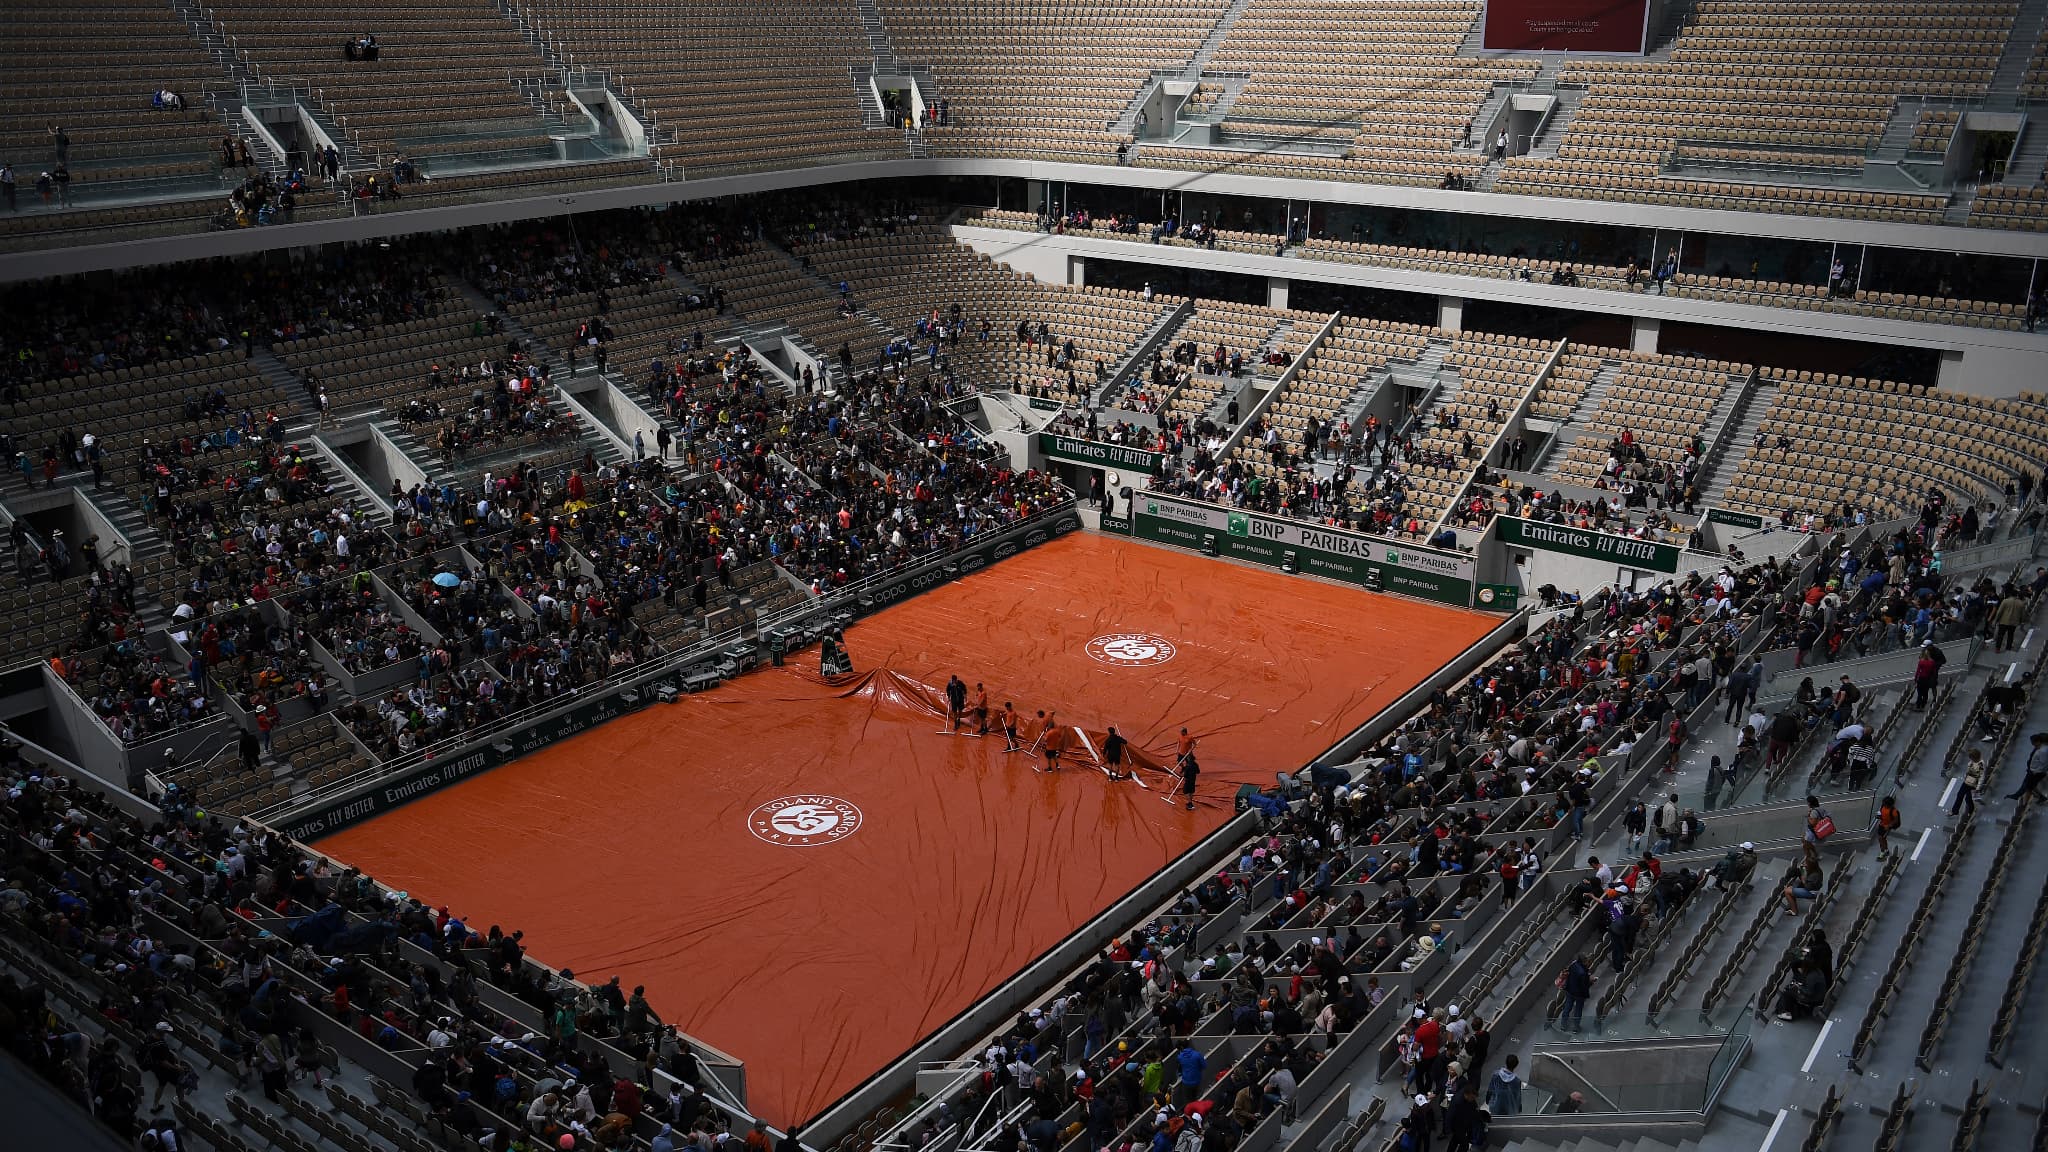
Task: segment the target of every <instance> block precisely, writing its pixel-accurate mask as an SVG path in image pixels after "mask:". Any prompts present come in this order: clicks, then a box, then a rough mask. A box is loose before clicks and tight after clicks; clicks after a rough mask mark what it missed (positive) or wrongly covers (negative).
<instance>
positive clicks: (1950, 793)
mask: <svg viewBox="0 0 2048 1152" xmlns="http://www.w3.org/2000/svg"><path fill="white" fill-rule="evenodd" d="M1962 786H1963V778H1962V777H1961V776H1951V777H1949V778H1948V787H1946V788H1943V789H1942V790H1941V799H1939V800H1937V801H1935V804H1936V805H1937V806H1939V807H1940V808H1941V810H1942V811H1943V812H1946V811H1948V806H1949V804H1950V802H1951V801H1953V800H1954V799H1955V798H1956V789H1958V788H1961V787H1962Z"/></svg>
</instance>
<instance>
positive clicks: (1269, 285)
mask: <svg viewBox="0 0 2048 1152" xmlns="http://www.w3.org/2000/svg"><path fill="white" fill-rule="evenodd" d="M1266 307H1268V308H1285V307H1287V278H1286V277H1284V276H1268V277H1266Z"/></svg>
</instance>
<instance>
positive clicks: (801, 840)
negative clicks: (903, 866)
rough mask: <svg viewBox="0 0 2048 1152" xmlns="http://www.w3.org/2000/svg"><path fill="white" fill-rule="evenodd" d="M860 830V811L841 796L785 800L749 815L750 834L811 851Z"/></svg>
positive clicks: (816, 796)
mask: <svg viewBox="0 0 2048 1152" xmlns="http://www.w3.org/2000/svg"><path fill="white" fill-rule="evenodd" d="M859 830H860V809H859V808H856V807H854V806H853V803H852V801H849V800H841V799H840V798H839V797H837V796H825V795H806V796H781V797H778V798H776V799H774V800H770V801H768V802H767V803H766V804H763V805H761V806H760V807H758V808H756V809H754V810H753V811H752V812H750V813H748V815H747V831H749V832H752V833H753V834H754V835H755V836H756V837H758V838H760V839H762V840H766V841H767V842H768V843H770V844H783V845H787V846H788V847H791V848H809V847H813V846H815V845H818V844H834V843H837V842H839V841H841V840H844V839H846V838H847V837H848V836H851V835H853V834H854V833H855V832H857V831H859Z"/></svg>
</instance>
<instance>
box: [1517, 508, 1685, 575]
mask: <svg viewBox="0 0 2048 1152" xmlns="http://www.w3.org/2000/svg"><path fill="white" fill-rule="evenodd" d="M1493 522H1494V523H1495V524H1497V525H1499V526H1500V528H1499V531H1498V534H1497V535H1496V536H1495V539H1497V540H1499V541H1500V542H1501V543H1503V544H1519V545H1521V546H1522V547H1524V548H1536V549H1540V550H1542V551H1545V552H1563V553H1565V554H1567V555H1570V556H1584V557H1586V558H1587V559H1590V560H1607V561H1611V562H1613V563H1615V564H1619V565H1620V566H1622V567H1624V568H1637V569H1641V570H1643V571H1645V572H1676V571H1678V549H1677V548H1676V547H1673V546H1672V545H1670V544H1659V543H1657V542H1656V541H1655V540H1638V539H1636V538H1635V537H1633V536H1616V535H1613V534H1611V533H1607V532H1595V531H1593V530H1591V529H1589V528H1573V527H1571V526H1570V525H1567V524H1545V523H1543V522H1541V521H1537V520H1523V519H1521V518H1519V517H1515V516H1498V517H1495V518H1494V521H1493Z"/></svg>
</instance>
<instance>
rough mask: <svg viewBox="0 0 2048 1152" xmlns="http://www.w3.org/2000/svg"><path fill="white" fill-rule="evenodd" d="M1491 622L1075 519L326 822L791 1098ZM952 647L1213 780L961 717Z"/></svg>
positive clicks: (980, 980)
mask: <svg viewBox="0 0 2048 1152" xmlns="http://www.w3.org/2000/svg"><path fill="white" fill-rule="evenodd" d="M1494 622H1495V621H1494V620H1493V618H1490V617H1486V616H1482V615H1479V614H1476V613H1470V612H1463V611H1458V610H1454V609H1449V608H1441V607H1436V606H1433V605H1428V604H1423V603H1418V602H1415V601H1410V600H1403V599H1399V598H1396V597H1391V596H1378V595H1374V594H1372V593H1369V592H1364V591H1358V590H1353V589H1349V588H1342V587H1337V586H1334V585H1329V584H1323V583H1319V582H1316V581H1312V580H1306V579H1301V578H1298V577H1292V576H1287V575H1283V574H1281V573H1277V572H1268V571H1262V570H1258V569H1253V568H1247V567H1240V566H1238V565H1234V564H1229V563H1224V562H1220V561H1216V560H1211V559H1206V558H1203V557H1199V556H1192V555H1186V554H1182V553H1179V552H1174V551H1171V550H1168V549H1165V548H1159V547H1155V546H1152V545H1149V544H1143V543H1138V542H1135V541H1130V540H1124V539H1118V538H1112V537H1105V536H1096V535H1087V534H1082V533H1075V534H1074V535H1071V536H1067V537H1064V538H1061V539H1057V540H1054V541H1052V542H1050V543H1048V544H1045V545H1043V546H1041V547H1039V548H1036V549H1033V550H1031V551H1028V552H1025V553H1024V554H1022V555H1020V556H1017V557H1013V558H1011V559H1009V560H1005V561H1003V562H1001V563H1000V564H998V565H995V566H993V567H991V568H988V569H985V570H983V571H981V572H977V573H974V574H973V575H971V576H968V577H966V578H964V579H962V580H959V581H956V582H954V583H951V584H948V585H945V586H942V587H940V588H937V589H934V590H932V591H930V592H927V593H925V594H923V595H921V596H918V597H916V598H915V599H912V600H909V601H906V602H904V603H902V604H899V605H897V606H895V607H893V608H890V609H888V610H886V611H884V612H881V613H879V614H877V615H875V616H873V617H871V618H869V619H868V620H866V621H864V622H862V623H861V624H859V625H857V626H855V627H854V628H852V629H851V630H849V631H848V633H847V645H848V648H849V649H850V651H851V652H852V655H853V658H854V661H855V667H856V669H857V671H858V674H857V675H856V676H855V677H854V678H853V679H852V680H850V681H847V682H845V683H841V684H838V685H828V684H826V683H825V682H824V681H823V680H822V679H821V678H820V676H819V675H818V661H817V653H816V650H815V649H811V650H808V651H806V652H804V653H802V654H801V655H800V656H798V657H796V658H794V659H793V660H792V662H791V663H790V664H789V666H787V667H784V668H780V669H776V668H764V669H762V670H760V671H756V672H754V673H751V674H748V675H746V676H742V677H741V678H739V679H738V680H735V681H733V682H731V683H728V684H726V685H724V686H722V687H720V688H718V689H715V690H713V691H710V692H706V693H703V694H701V695H698V696H693V697H685V698H683V699H681V700H679V701H678V702H677V703H675V704H673V705H656V706H653V707H650V708H648V709H645V710H643V711H641V712H638V713H636V714H634V715H631V716H627V717H623V718H621V719H619V720H615V721H613V722H611V723H609V724H607V725H604V726H603V727H601V728H598V729H596V730H594V731H591V732H587V733H584V734H583V735H581V736H578V737H575V738H573V739H570V740H567V741H564V742H562V743H560V744H556V745H554V746H552V747H550V748H548V749H547V750H545V751H543V752H540V753H538V754H536V755H533V756H530V757H528V758H526V759H524V760H521V761H519V762H517V763H514V764H510V765H507V766H505V767H503V768H499V769H497V770H496V771H494V772H491V773H489V774H487V775H484V776H480V777H477V778H475V779H471V780H468V781H465V782H464V783H462V784H459V785H457V786H455V787H453V788H450V789H447V790H445V791H442V792H439V793H436V794H433V795H431V796H428V797H425V798H424V799H421V800H418V801H415V802H414V803H412V804H409V805H407V806H406V807H404V808H401V809H398V810H397V811H395V812H391V813H388V814H386V815H384V816H381V817H379V818H377V819H375V820H373V821H371V822H369V823H367V824H363V825H360V826H357V827H355V828H351V829H348V830H346V831H343V832H341V833H340V834H338V835H336V836H333V837H330V838H328V839H326V840H324V841H322V842H321V843H320V845H319V847H320V848H321V850H323V851H325V852H327V853H329V854H331V855H333V856H335V857H337V858H339V859H341V860H344V861H347V862H348V863H351V864H355V865H358V866H360V867H362V868H364V869H366V870H368V871H369V872H371V873H372V874H374V875H376V876H378V877H380V878H382V879H383V880H384V881H385V882H387V883H389V884H392V885H394V886H397V887H402V888H405V889H406V890H408V891H409V892H411V893H412V894H413V895H414V896H416V897H419V898H420V899H422V900H425V901H427V902H428V903H430V904H432V905H447V906H449V907H450V908H451V909H453V910H454V911H456V912H457V913H458V914H459V915H462V916H464V917H466V918H467V919H468V921H469V923H470V924H471V925H472V926H474V927H476V928H479V929H482V928H483V927H485V926H487V925H490V924H493V923H497V924H501V925H503V926H504V927H505V929H506V930H507V931H510V930H511V929H513V928H515V927H516V928H521V929H523V930H524V931H525V933H526V944H527V947H528V950H529V951H530V952H531V953H532V954H533V955H534V956H535V957H536V958H538V959H540V960H542V961H543V962H545V963H547V964H550V965H552V966H554V967H556V968H563V967H566V968H572V969H574V970H575V972H576V974H577V975H578V976H579V977H580V978H583V979H586V980H592V981H602V980H604V979H606V978H608V977H609V976H611V975H613V974H617V975H619V976H620V977H621V978H622V980H623V982H624V984H625V985H626V986H627V988H628V989H630V988H631V987H632V986H633V985H635V984H644V985H646V987H647V995H648V999H649V1001H650V1002H651V1003H652V1004H653V1005H654V1007H655V1009H656V1011H658V1012H660V1013H661V1014H662V1015H663V1016H664V1017H665V1018H667V1019H668V1020H670V1021H673V1022H675V1023H677V1024H679V1025H681V1026H682V1027H683V1028H684V1030H685V1031H688V1032H690V1033H692V1034H694V1035H697V1036H700V1037H702V1038H703V1039H704V1040H705V1041H707V1042H709V1043H711V1044H714V1045H716V1046H718V1047H720V1048H722V1049H724V1050H725V1051H727V1052H730V1053H732V1054H733V1055H735V1056H738V1057H740V1058H741V1059H743V1060H744V1061H745V1062H746V1065H747V1084H748V1097H749V1102H750V1104H751V1106H752V1109H753V1111H754V1112H755V1114H756V1115H759V1116H762V1117H764V1118H766V1119H768V1120H770V1121H771V1122H773V1123H776V1124H788V1123H791V1122H794V1121H800V1120H804V1119H807V1118H809V1117H811V1116H813V1115H815V1114H817V1113H818V1112H820V1111H822V1110H823V1109H824V1108H825V1107H826V1106H828V1105H830V1104H831V1103H832V1102H833V1101H834V1100H836V1099H837V1098H838V1097H839V1096H841V1095H842V1094H844V1093H846V1092H847V1091H849V1090H851V1089H852V1088H854V1087H855V1086H856V1085H858V1084H859V1083H860V1082H861V1081H863V1080H865V1079H866V1078H867V1077H868V1076H870V1075H872V1074H873V1073H875V1072H877V1071H879V1070H880V1069H881V1068H882V1067H883V1066H885V1065H886V1064H888V1063H889V1062H890V1061H891V1060H892V1059H894V1058H895V1057H897V1056H899V1055H901V1054H902V1053H903V1052H904V1051H905V1050H907V1049H908V1048H910V1047H911V1046H912V1045H913V1044H915V1043H916V1042H917V1041H918V1040H920V1039H921V1038H923V1037H924V1036H925V1035H927V1034H929V1033H930V1032H931V1031H933V1030H934V1029H936V1028H937V1027H938V1026H940V1025H941V1024H943V1023H945V1022H946V1021H947V1020H948V1019H950V1018H951V1017H952V1016H954V1015H956V1014H957V1013H959V1012H960V1011H962V1010H963V1009H965V1008H967V1007H968V1006H969V1005H970V1004H972V1003H973V1002H974V1001H975V1000H976V999H978V998H979V997H981V996H982V995H983V994H984V993H986V992H988V991H989V990H990V989H991V988H994V987H995V986H996V985H998V984H1000V983H1001V982H1002V981H1003V980H1004V979H1006V978H1007V977H1009V976H1010V975H1012V974H1013V973H1015V972H1016V971H1017V970H1018V969H1020V968H1022V967H1023V966H1024V965H1025V964H1027V963H1029V962H1030V961H1031V960H1032V959H1033V958H1034V957H1036V956H1038V955H1039V954H1040V953H1042V952H1044V951H1045V950H1046V949H1047V948H1050V947H1051V946H1053V945H1054V944H1056V943H1058V942H1059V941H1060V940H1061V939H1062V938H1064V937H1065V936H1066V935H1068V934H1069V933H1070V932H1072V931H1073V930H1074V929H1075V928H1077V927H1079V926H1080V925H1081V924H1082V923H1084V922H1086V921H1087V920H1088V919H1090V918H1091V917H1093V916H1094V915H1096V914H1097V913H1099V912H1100V911H1102V910H1103V909H1104V908H1106V907H1107V906H1109V905H1110V904H1112V903H1114V902H1115V901H1116V900H1117V899H1118V898H1119V897H1121V896H1122V895H1123V894H1124V893H1126V892H1128V891H1130V890H1131V889H1132V888H1134V887H1136V886H1137V885H1138V884H1139V883H1141V882H1142V881H1143V880H1144V879H1145V878H1146V877H1148V876H1150V875H1152V874H1153V873H1155V872H1157V871H1159V870H1160V869H1161V868H1163V867H1165V866H1166V865H1167V864H1168V863H1170V862H1171V861H1172V860H1173V859H1174V858H1175V857H1177V856H1178V855H1180V854H1181V853H1182V852H1184V851H1186V850H1187V849H1188V848H1189V847H1190V846H1192V845H1193V844H1194V843H1195V842H1196V841H1197V840H1199V839H1200V838H1201V837H1203V836H1204V835H1206V834H1207V833H1209V832H1210V831H1212V830H1213V829H1215V828H1216V827H1217V826H1218V825H1220V824H1221V823H1223V822H1224V821H1225V820H1226V819H1227V818H1228V817H1229V815H1230V810H1231V797H1232V794H1233V793H1234V792H1235V791H1236V789H1237V786H1238V784H1240V783H1243V782H1252V783H1258V784H1270V783H1271V782H1272V780H1273V773H1274V772H1275V771H1277V770H1291V769H1295V768H1299V767H1300V766H1301V765H1303V764H1305V763H1306V762H1308V761H1309V760H1310V759H1311V758H1312V757H1314V756H1315V755H1316V754H1317V753H1318V752H1320V751H1322V750H1323V749H1324V748H1326V747H1328V746H1329V745H1330V744H1331V743H1333V742H1335V741H1336V740H1337V739H1339V738H1340V737H1342V736H1343V735H1344V734H1346V733H1348V732H1349V731H1351V730H1352V729H1353V728H1355V727H1356V726H1357V725H1359V724H1360V723H1363V722H1364V721H1365V720H1366V719H1368V718H1369V717H1371V716H1372V715H1373V714H1374V713H1375V712H1377V711H1379V710H1380V709H1381V708H1383V707H1385V706H1386V705H1387V704H1389V703H1391V702H1392V701H1393V700H1394V699H1396V698H1397V697H1399V696H1400V695H1401V694H1402V693H1403V692H1405V691H1407V690H1408V689H1409V688H1410V687H1412V686H1414V685H1415V684H1416V683H1418V682H1419V681H1421V680H1422V679H1423V678H1424V677H1426V676H1427V675H1428V674H1429V673H1430V672H1432V671H1434V670H1435V669H1436V668H1438V667H1439V666H1441V665H1442V664H1443V663H1444V662H1446V661H1447V660H1449V659H1450V658H1451V657H1452V656H1454V655H1456V654H1457V653H1458V652H1459V651H1461V650H1463V649H1464V648H1465V647H1467V646H1468V645H1470V644H1471V643H1472V642H1473V641H1474V640H1476V639H1478V638H1479V637H1480V636H1481V635H1482V634H1484V633H1485V632H1486V630H1487V629H1488V628H1490V627H1491V626H1492V624H1493V623H1494ZM1114 638H1122V639H1114ZM1091 641H1096V643H1095V644H1094V645H1093V646H1092V647H1093V648H1094V651H1095V654H1091V652H1090V649H1091V644H1090V642H1091ZM1161 641H1164V642H1165V643H1163V644H1162V643H1161ZM1169 646H1170V649H1171V655H1170V658H1166V659H1163V660H1161V659H1160V658H1161V657H1162V656H1165V655H1166V653H1167V651H1168V648H1169ZM1119 661H1120V662H1119ZM949 675H958V676H960V677H961V678H962V679H964V680H966V681H967V683H968V685H969V687H970V688H972V686H973V684H974V683H975V682H976V681H981V682H982V683H985V684H986V685H987V686H988V689H989V692H990V696H991V701H992V704H1000V703H1001V702H1002V701H1004V700H1006V699H1007V700H1012V701H1014V702H1015V703H1016V704H1017V706H1018V707H1019V708H1020V709H1021V710H1023V711H1024V712H1025V714H1026V715H1027V716H1028V715H1030V714H1031V713H1033V712H1035V711H1037V710H1038V709H1041V708H1048V709H1056V710H1057V713H1058V719H1059V721H1060V723H1062V724H1064V725H1073V726H1076V727H1078V728H1079V729H1081V730H1082V731H1084V732H1086V733H1089V734H1090V739H1091V740H1094V741H1099V739H1100V737H1101V735H1102V733H1103V731H1104V729H1105V728H1107V726H1109V725H1111V724H1114V725H1117V726H1118V727H1119V728H1120V730H1121V731H1123V732H1124V733H1125V735H1126V736H1127V737H1128V738H1129V739H1131V740H1132V742H1133V743H1134V744H1136V745H1138V746H1140V747H1142V748H1144V749H1146V750H1148V751H1149V753H1150V754H1151V757H1150V758H1154V759H1156V761H1157V762H1159V763H1170V762H1171V760H1172V755H1173V740H1174V737H1175V736H1176V734H1177V733H1178V731H1179V729H1180V728H1181V727H1182V726H1183V725H1185V726H1186V727H1187V728H1189V729H1190V731H1191V732H1192V733H1193V734H1194V735H1196V736H1197V737H1199V738H1200V740H1201V743H1200V748H1199V757H1200V760H1201V764H1202V775H1201V784H1200V795H1199V797H1198V799H1199V801H1200V803H1199V804H1198V807H1197V810H1196V811H1193V812H1189V811H1186V810H1184V809H1183V807H1182V806H1181V805H1180V804H1179V803H1178V802H1173V803H1168V802H1165V800H1164V796H1165V790H1166V789H1167V788H1168V787H1170V782H1169V781H1168V779H1167V778H1166V777H1165V776H1164V775H1162V774H1160V773H1158V772H1143V771H1141V773H1140V776H1141V778H1142V779H1144V780H1145V782H1146V783H1147V784H1149V785H1150V788H1149V789H1147V788H1145V787H1142V786H1140V785H1139V784H1137V783H1135V782H1132V781H1128V780H1125V781H1112V780H1111V779H1109V778H1108V777H1107V776H1106V775H1105V774H1104V773H1102V772H1101V771H1099V770H1097V769H1096V768H1094V767H1092V766H1089V765H1086V764H1082V765H1071V764H1070V765H1069V766H1068V767H1067V768H1065V769H1064V770H1062V771H1061V772H1059V773H1057V774H1052V773H1045V772H1041V771H1036V770H1034V768H1033V767H1032V765H1034V764H1040V763H1042V761H1041V760H1040V759H1039V758H1037V757H1032V756H1028V755H1025V754H1023V753H1018V754H1007V755H1006V754H1005V753H1004V751H1003V741H1002V739H1001V737H1000V736H990V737H988V738H985V739H973V738H967V737H958V736H949V735H942V734H940V732H939V730H940V729H941V728H943V727H944V723H943V719H942V716H941V714H940V711H939V710H940V709H942V708H943V703H942V700H941V698H940V697H939V695H938V692H939V689H940V687H941V686H942V685H944V683H945V682H946V678H947V676H949ZM1076 742H1077V744H1079V743H1080V742H1079V738H1078V737H1076ZM1081 747H1082V748H1083V750H1085V745H1082V746H1081ZM790 797H809V798H813V799H809V800H805V801H802V802H800V803H799V804H797V805H794V806H793V805H791V804H788V803H784V804H781V805H779V806H778V805H777V802H778V801H782V800H784V799H785V798H790ZM764 805H766V806H770V807H768V808H764V807H763V806H764ZM855 810H857V816H856V814H855ZM804 841H809V842H808V843H804Z"/></svg>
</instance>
